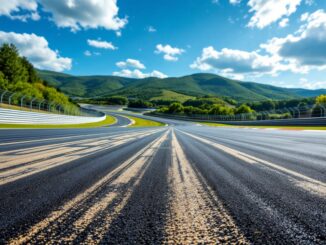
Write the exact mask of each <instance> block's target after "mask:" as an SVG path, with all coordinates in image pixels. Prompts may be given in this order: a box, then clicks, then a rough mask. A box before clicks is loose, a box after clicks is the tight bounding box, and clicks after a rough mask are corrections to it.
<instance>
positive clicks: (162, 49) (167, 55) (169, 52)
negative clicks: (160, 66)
mask: <svg viewBox="0 0 326 245" xmlns="http://www.w3.org/2000/svg"><path fill="white" fill-rule="evenodd" d="M184 52H185V50H184V49H180V48H176V47H172V46H171V45H169V44H167V45H165V46H163V45H162V44H158V45H156V50H155V53H156V54H160V53H163V54H164V56H163V58H164V59H165V60H167V61H177V60H178V57H177V56H178V55H181V54H182V53H184Z"/></svg>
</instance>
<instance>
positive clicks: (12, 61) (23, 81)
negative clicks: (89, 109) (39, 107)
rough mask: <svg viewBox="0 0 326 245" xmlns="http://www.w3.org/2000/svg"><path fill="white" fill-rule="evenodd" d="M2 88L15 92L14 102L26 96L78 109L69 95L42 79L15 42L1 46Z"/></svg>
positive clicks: (0, 84) (0, 88)
mask: <svg viewBox="0 0 326 245" xmlns="http://www.w3.org/2000/svg"><path fill="white" fill-rule="evenodd" d="M0 90H2V91H8V92H11V93H15V96H14V97H13V98H12V103H13V104H15V103H16V104H17V103H18V100H19V97H22V96H25V97H26V100H28V99H35V100H38V101H42V100H46V101H48V103H53V104H56V105H60V106H61V107H62V108H63V109H65V108H68V107H69V108H70V110H72V108H73V109H74V110H77V106H76V105H75V104H73V103H72V102H71V101H70V99H69V97H67V96H66V95H65V94H63V93H61V92H59V91H58V90H57V89H56V88H54V87H51V86H49V85H48V84H47V83H46V82H45V81H43V80H42V79H40V77H39V76H38V74H37V72H36V70H35V68H34V67H33V65H32V64H31V63H30V62H29V61H28V59H27V58H26V57H21V56H20V55H19V52H18V49H17V48H16V47H15V46H14V45H13V44H3V45H2V46H1V47H0Z"/></svg>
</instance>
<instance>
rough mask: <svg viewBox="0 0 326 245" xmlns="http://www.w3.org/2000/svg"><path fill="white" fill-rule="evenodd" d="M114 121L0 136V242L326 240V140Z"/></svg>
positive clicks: (325, 136) (317, 135)
mask: <svg viewBox="0 0 326 245" xmlns="http://www.w3.org/2000/svg"><path fill="white" fill-rule="evenodd" d="M108 113H110V112H108ZM117 117H118V122H117V124H116V125H113V126H111V127H106V128H99V129H57V130H45V129H42V130H37V129H33V130H16V129H13V130H1V131H0V217H1V220H0V243H1V244H94V243H99V244H165V243H166V244H325V243H326V147H325V145H326V133H325V132H320V131H315V132H314V131H286V130H263V129H245V128H241V129H240V128H227V127H217V128H214V127H206V126H200V125H197V124H192V123H188V122H181V121H175V120H169V119H157V118H155V119H156V120H162V121H163V122H165V123H168V124H169V126H167V127H154V128H127V127H124V126H126V125H128V124H129V123H130V121H128V119H126V118H125V117H123V114H122V116H119V115H118V116H117Z"/></svg>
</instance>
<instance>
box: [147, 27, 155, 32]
mask: <svg viewBox="0 0 326 245" xmlns="http://www.w3.org/2000/svg"><path fill="white" fill-rule="evenodd" d="M147 31H148V32H156V31H157V30H156V29H155V28H154V27H153V26H149V27H147Z"/></svg>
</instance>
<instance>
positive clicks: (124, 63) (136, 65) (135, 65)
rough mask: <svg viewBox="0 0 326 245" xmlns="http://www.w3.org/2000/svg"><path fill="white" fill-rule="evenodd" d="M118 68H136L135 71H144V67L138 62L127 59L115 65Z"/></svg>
mask: <svg viewBox="0 0 326 245" xmlns="http://www.w3.org/2000/svg"><path fill="white" fill-rule="evenodd" d="M116 65H117V67H119V68H128V67H131V68H136V69H146V67H145V65H144V64H142V63H141V62H140V61H139V60H134V59H127V60H126V61H120V62H117V63H116Z"/></svg>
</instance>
